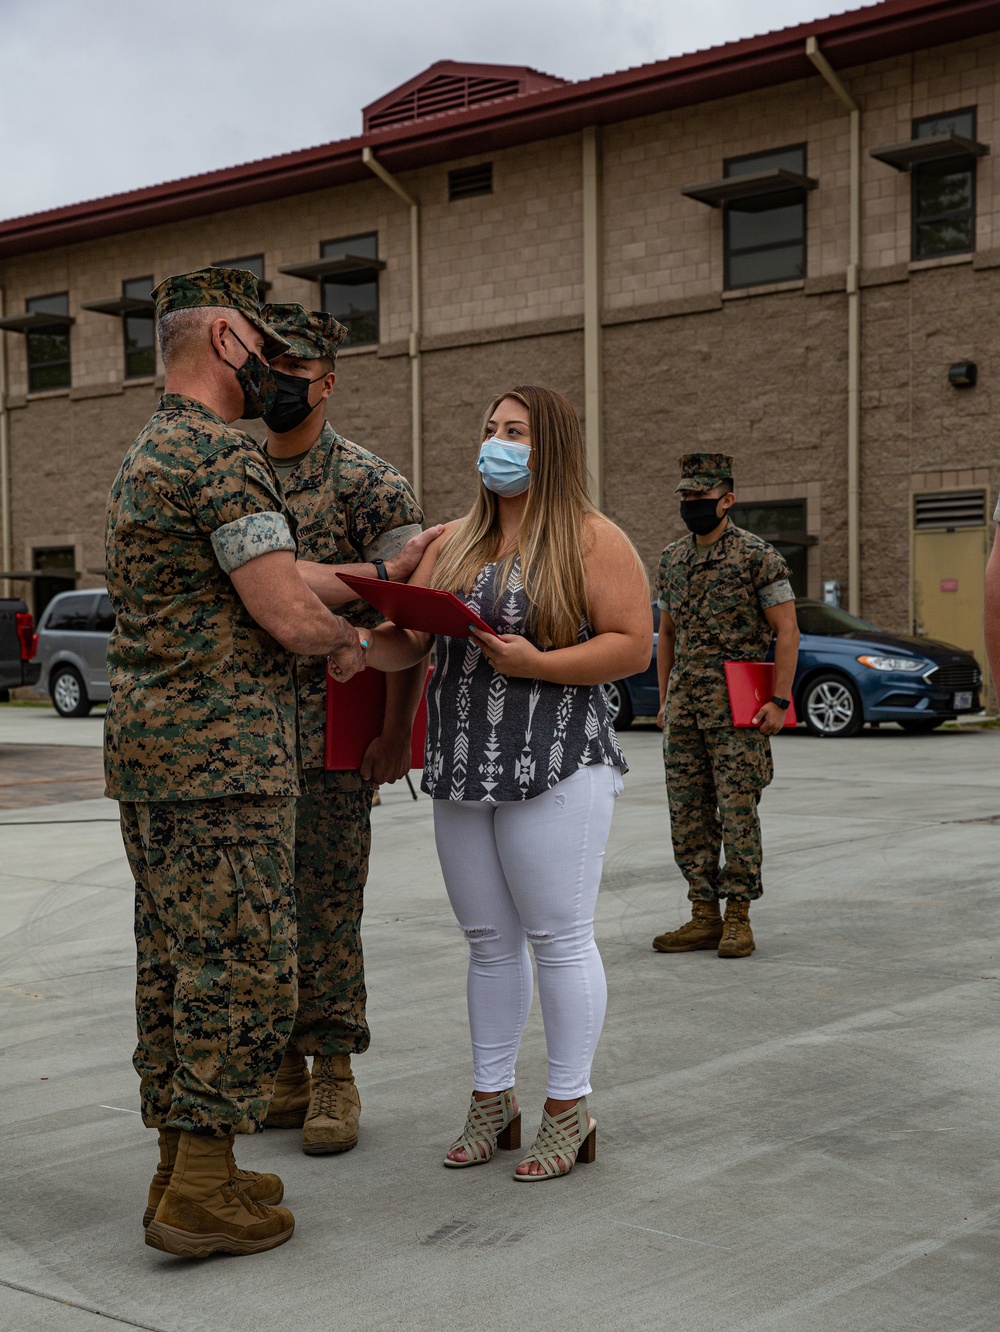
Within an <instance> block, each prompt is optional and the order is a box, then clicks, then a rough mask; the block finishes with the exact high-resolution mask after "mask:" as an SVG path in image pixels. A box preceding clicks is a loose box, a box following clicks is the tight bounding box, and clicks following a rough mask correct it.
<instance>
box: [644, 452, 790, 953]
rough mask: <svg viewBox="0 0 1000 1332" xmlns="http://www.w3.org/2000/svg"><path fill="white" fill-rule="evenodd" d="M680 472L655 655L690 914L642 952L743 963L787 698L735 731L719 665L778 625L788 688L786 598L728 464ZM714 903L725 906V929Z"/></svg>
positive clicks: (738, 657) (707, 460) (663, 563)
mask: <svg viewBox="0 0 1000 1332" xmlns="http://www.w3.org/2000/svg"><path fill="white" fill-rule="evenodd" d="M681 468H682V480H681V483H680V485H679V486H678V487H677V489H678V491H679V492H682V493H683V494H684V495H685V496H686V497H687V502H686V503H685V504H684V505H682V516H685V517H689V518H690V519H691V522H692V523H694V524H695V526H694V527H693V528H692V535H691V536H690V537H685V538H684V539H682V540H681V541H675V542H674V543H673V544H672V545H669V546H668V547H667V548H666V550H665V551H664V552H663V555H662V557H661V560H660V570H659V578H658V584H657V591H658V605H659V607H660V635H659V649H658V657H659V662H660V667H661V697H663V695H664V692H665V698H664V704H663V709H662V720H663V732H664V761H665V767H666V778H667V794H668V802H669V806H670V830H671V837H672V840H673V848H674V859H675V860H676V862H677V865H678V867H679V868H680V870H681V873H682V874H683V875H684V877H685V879H686V880H687V882H688V897H689V898H690V900H691V901H692V903H693V907H692V919H691V921H689V922H688V923H687V924H686V925H684V926H682V928H681V929H679V930H674V931H669V932H667V933H665V934H662V935H659V936H657V938H656V939H655V940H654V941H653V947H654V948H655V949H657V950H658V951H660V952H688V951H691V950H694V949H700V948H715V947H716V946H718V948H719V955H720V957H746V956H748V955H749V954H750V953H751V952H752V951H753V948H754V941H753V934H752V933H751V930H750V925H749V904H750V902H752V901H754V900H755V899H756V898H758V897H760V895H761V893H762V892H763V886H762V883H761V874H760V866H761V854H762V852H761V840H760V820H759V818H758V814H757V806H758V804H759V802H760V797H761V792H762V791H763V789H764V787H765V786H767V785H768V784H769V783H770V781H771V778H772V776H773V768H772V763H771V748H770V741H769V740H768V738H767V737H768V734H770V733H773V732H774V731H775V730H777V729H778V728H779V727H780V726H781V724H782V722H783V721H784V710H785V709H786V708H787V707H788V700H787V698H781V697H779V696H777V695H776V697H775V698H774V699H773V700H772V702H771V704H770V705H766V708H764V709H762V710H761V721H762V722H764V723H765V724H764V725H762V726H761V728H760V729H756V728H752V727H746V728H737V727H735V726H734V725H733V723H732V714H731V711H730V705H729V693H728V690H727V687H726V678H725V670H724V662H726V661H762V660H763V659H764V657H765V656H766V655H767V652H768V649H769V647H770V645H771V641H772V638H773V636H774V632H775V629H777V631H778V634H779V651H780V655H779V657H778V659H777V671H776V680H777V683H778V684H781V683H782V675H783V674H784V675H785V676H787V679H786V680H785V682H784V683H785V688H786V689H788V690H789V692H790V689H791V680H792V676H793V674H794V654H795V652H796V651H797V646H798V630H797V627H796V626H795V620H794V595H793V593H792V589H791V584H790V582H789V572H788V566H787V565H786V564H785V561H784V560H783V559H782V558H781V556H780V555H779V554H778V552H777V551H776V550H775V549H774V547H773V546H770V545H768V544H767V542H766V541H762V540H761V539H760V538H759V537H756V536H753V535H752V534H751V533H749V532H745V531H743V530H742V529H741V528H739V527H736V526H735V525H734V524H733V523H732V522H731V521H730V520H729V518H728V517H727V516H726V513H725V511H726V509H727V508H728V507H729V506H730V505H731V504H732V502H733V496H732V480H731V478H732V469H733V460H732V458H731V457H729V456H728V455H726V454H687V455H685V456H684V457H683V458H682V459H681ZM727 496H728V498H727ZM692 501H693V503H692ZM699 510H700V511H701V517H700V519H699V516H698V513H697V511H699ZM689 525H690V524H689ZM699 525H700V528H701V530H702V539H701V540H699V539H698V530H699ZM789 663H791V664H790V666H789ZM671 666H672V669H670V667H671ZM668 670H669V683H667V680H666V675H667V671H668ZM778 692H779V695H780V689H779V691H778ZM781 704H783V705H784V707H781V706H780V705H781ZM723 847H724V848H725V863H724V864H721V865H720V853H721V851H722V849H723ZM720 898H726V899H728V902H727V909H726V925H725V928H724V926H723V921H722V918H721V916H720V912H719V899H720Z"/></svg>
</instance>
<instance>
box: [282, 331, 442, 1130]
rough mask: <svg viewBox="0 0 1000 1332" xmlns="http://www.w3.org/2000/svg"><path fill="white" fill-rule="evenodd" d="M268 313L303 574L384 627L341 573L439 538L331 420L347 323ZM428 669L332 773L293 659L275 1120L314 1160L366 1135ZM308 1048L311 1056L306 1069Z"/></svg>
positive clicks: (322, 693)
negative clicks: (401, 789)
mask: <svg viewBox="0 0 1000 1332" xmlns="http://www.w3.org/2000/svg"><path fill="white" fill-rule="evenodd" d="M262 313H263V316H264V318H265V319H267V321H268V323H269V324H270V325H271V326H272V327H273V328H274V329H276V330H280V336H281V337H282V338H284V340H285V341H286V342H287V343H288V348H287V350H286V351H284V352H283V353H282V354H281V355H280V356H278V357H277V358H276V359H275V360H274V361H273V362H272V371H273V373H274V378H275V381H276V385H277V397H276V400H275V404H274V406H273V407H272V409H271V410H270V411H269V412H267V413H265V416H264V422H265V424H266V425H267V428H268V429H267V453H268V457H269V458H270V461H271V464H272V466H273V467H274V469H275V471H276V472H277V474H278V477H279V480H280V481H281V485H282V489H283V491H284V496H285V500H286V502H287V504H288V506H289V508H290V509H291V511H292V514H293V515H294V517H295V519H296V522H297V530H296V535H297V540H298V546H299V556H300V563H299V569H300V572H301V573H302V575H303V577H305V578H306V579H307V581H308V582H309V583H310V586H312V587H313V589H314V591H316V592H317V594H318V595H319V596H320V597H321V598H322V600H323V601H324V602H325V603H326V604H327V605H329V606H338V607H341V606H343V607H344V613H345V615H346V617H347V619H348V620H350V622H351V623H352V624H354V625H357V626H360V627H370V626H373V625H376V624H378V623H379V622H380V620H381V616H380V615H379V614H378V612H377V611H376V610H374V609H373V608H372V607H371V606H369V605H367V604H366V603H364V602H359V601H358V600H357V599H356V595H355V593H354V592H352V591H351V590H350V588H348V587H347V586H346V584H344V583H341V582H340V580H339V579H338V578H337V577H336V571H337V569H338V568H343V567H345V566H350V569H351V572H352V573H359V574H365V575H367V576H368V577H371V578H375V577H380V578H389V579H395V580H400V579H405V578H407V577H409V575H410V574H411V573H412V572H413V570H414V569H415V568H416V566H417V564H418V562H419V560H420V557H421V555H422V554H423V550H424V547H425V546H426V545H427V544H428V543H429V542H430V541H431V540H433V537H434V535H435V532H434V531H432V532H429V533H423V534H422V533H421V531H420V524H421V520H422V517H423V515H422V514H421V511H420V508H419V507H418V505H417V502H416V500H415V499H414V497H413V492H412V491H411V490H410V487H409V485H408V484H407V482H406V481H405V479H404V478H403V477H402V476H401V475H400V473H399V472H397V471H396V469H395V468H394V467H390V466H389V464H388V463H386V462H383V461H382V459H381V458H378V457H376V456H375V454H373V453H369V452H368V451H367V449H362V448H359V446H358V445H357V444H352V443H351V442H350V441H349V440H346V439H344V438H343V436H342V435H339V434H337V432H336V431H335V430H334V428H333V427H332V426H331V425H330V424H329V422H328V421H327V420H326V418H325V412H326V401H327V399H328V398H329V396H330V394H331V392H332V391H333V386H334V382H335V378H336V376H335V373H334V371H335V365H336V358H337V348H338V347H339V346H340V343H341V342H342V341H343V339H344V337H345V335H346V333H347V330H346V329H345V327H344V326H343V324H339V323H338V322H337V320H336V319H334V318H333V316H332V315H328V314H324V313H322V312H314V313H310V312H309V311H308V310H305V309H303V307H302V306H301V305H267V306H265V307H264V310H263V312H262ZM436 530H437V529H435V531H436ZM306 562H311V563H306ZM348 602H350V603H351V604H350V606H347V604H346V603H348ZM425 675H426V664H425V663H421V664H419V665H417V666H415V667H412V668H411V669H410V670H407V671H400V672H397V673H394V674H391V675H389V676H388V678H387V681H386V694H387V698H386V719H385V727H384V729H383V731H382V734H381V735H380V736H379V737H378V738H377V739H375V740H374V741H373V742H372V744H371V746H370V747H369V749H368V752H367V753H366V754H365V756H364V761H363V762H362V765H361V768H360V770H359V771H358V772H324V770H323V757H324V729H325V722H326V661H325V658H323V657H322V656H317V657H311V658H304V659H300V660H299V661H298V662H297V663H296V687H297V690H298V702H299V737H300V744H301V749H302V764H303V767H304V769H305V773H304V789H303V792H302V794H301V795H300V797H299V799H298V801H297V804H296V815H295V900H296V906H297V910H298V938H299V1008H298V1013H297V1014H296V1017H295V1025H294V1027H293V1028H292V1035H291V1039H290V1040H289V1043H288V1049H287V1051H286V1053H285V1057H284V1059H283V1060H282V1063H281V1068H280V1070H279V1073H278V1078H277V1081H276V1083H275V1089H274V1098H273V1100H272V1102H271V1106H270V1109H269V1111H268V1116H267V1127H268V1128H297V1127H298V1126H299V1125H302V1126H303V1128H302V1149H303V1151H304V1152H306V1153H307V1154H308V1155H310V1156H314V1155H325V1154H327V1153H331V1152H343V1151H347V1150H349V1149H350V1148H351V1147H353V1146H355V1144H356V1143H357V1141H358V1121H359V1116H360V1113H361V1101H360V1098H359V1096H358V1091H357V1087H356V1086H355V1082H354V1073H353V1070H352V1068H351V1056H352V1055H354V1054H361V1053H362V1052H363V1051H365V1050H367V1049H368V1043H369V1039H370V1037H369V1031H368V1023H367V1020H366V1016H365V1001H366V992H365V971H364V957H363V955H362V951H361V913H362V908H363V905H364V889H365V882H366V880H367V878H368V852H369V848H370V845H371V818H370V816H371V806H372V796H373V794H374V792H375V790H376V789H377V787H378V784H379V783H381V782H394V781H397V780H398V779H399V778H400V777H403V776H405V774H406V773H407V772H408V771H409V768H410V732H411V730H412V726H413V718H414V714H415V712H416V710H417V707H418V704H419V702H420V697H421V694H422V692H423V683H424V678H425ZM306 1055H312V1056H313V1064H312V1072H311V1074H310V1070H309V1069H308V1067H307V1066H306V1059H305V1057H306Z"/></svg>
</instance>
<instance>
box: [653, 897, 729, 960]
mask: <svg viewBox="0 0 1000 1332" xmlns="http://www.w3.org/2000/svg"><path fill="white" fill-rule="evenodd" d="M721 938H722V915H721V913H720V911H719V903H718V900H717V899H715V898H713V900H712V901H711V902H692V903H691V919H690V920H689V921H688V922H687V924H686V925H682V926H681V927H680V929H679V930H669V931H668V932H667V933H666V934H658V935H657V936H656V938H655V939H654V940H653V947H654V948H655V949H656V951H657V952H658V953H693V952H695V951H696V950H697V949H699V948H716V947H717V946H718V943H719V940H720V939H721Z"/></svg>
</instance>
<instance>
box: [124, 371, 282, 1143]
mask: <svg viewBox="0 0 1000 1332" xmlns="http://www.w3.org/2000/svg"><path fill="white" fill-rule="evenodd" d="M106 545H107V549H106V563H107V586H108V594H109V596H110V598H111V602H112V604H113V606H114V608H115V612H116V626H115V630H114V632H113V633H112V635H111V639H110V643H109V647H108V676H109V680H110V683H111V701H110V703H109V705H108V713H107V719H106V722H105V773H106V777H107V793H108V795H110V796H112V797H117V798H118V800H119V801H120V802H121V813H122V833H123V837H124V839H125V844H126V849H127V852H128V856H129V864H130V866H131V869H132V873H133V877H134V879H135V883H136V946H137V953H138V980H137V986H136V1013H137V1022H138V1032H139V1043H138V1047H137V1049H136V1053H135V1060H134V1062H135V1066H136V1068H137V1070H138V1071H139V1074H140V1077H141V1079H142V1105H143V1116H144V1119H145V1122H146V1123H147V1124H148V1125H149V1126H150V1127H165V1126H169V1127H172V1128H178V1129H189V1130H194V1131H200V1132H206V1133H211V1134H215V1135H218V1136H225V1135H226V1134H228V1133H229V1132H231V1131H233V1130H234V1129H235V1131H237V1132H247V1131H251V1130H252V1129H254V1128H256V1127H260V1125H261V1122H262V1120H263V1116H264V1113H265V1111H266V1102H267V1099H268V1097H269V1095H270V1090H271V1086H272V1083H273V1076H274V1072H275V1070H276V1068H277V1066H278V1063H279V1061H280V1058H281V1053H282V1048H283V1046H284V1044H285V1041H286V1038H287V1036H288V1033H289V1031H290V1030H291V1023H292V1016H293V1013H294V1010H295V924H294V899H293V885H292V839H293V811H294V795H295V793H296V792H297V789H298V780H297V763H296V735H295V688H294V680H293V658H292V656H291V654H289V653H288V652H286V651H285V650H284V649H283V648H282V647H281V646H280V645H279V644H278V643H277V642H276V641H275V640H274V639H273V638H271V637H270V636H269V635H268V634H267V633H265V632H264V630H263V629H261V628H260V627H259V626H258V625H257V624H256V623H255V622H254V621H253V620H252V619H251V617H250V616H249V614H248V613H247V611H246V610H245V609H244V607H243V604H242V602H241V601H240V599H239V597H238V596H237V595H236V592H235V590H234V588H233V585H232V582H231V580H230V577H229V575H230V573H231V572H232V571H233V570H234V569H236V568H238V567H240V566H241V565H243V564H245V563H247V562H248V561H249V560H252V559H254V558H256V557H257V556H258V555H261V554H265V553H267V552H270V551H275V550H290V551H294V549H295V542H294V539H293V537H292V534H291V530H290V527H289V521H288V517H287V511H286V509H285V506H284V504H283V502H282V500H281V497H280V495H279V493H278V491H277V489H276V483H275V481H274V477H273V474H272V472H271V470H270V468H269V467H268V465H267V463H266V461H265V460H264V459H263V458H262V457H261V455H260V452H259V447H258V446H257V445H256V444H255V443H254V441H253V440H252V439H250V438H249V436H246V435H244V434H242V433H241V432H240V431H238V430H234V429H232V428H231V427H230V426H229V425H227V424H226V422H225V421H223V420H222V419H221V418H220V417H219V416H217V415H216V414H215V413H214V412H212V411H211V410H210V409H209V408H208V407H206V406H205V405H204V404H203V403H199V402H196V401H194V400H193V399H191V398H186V397H182V396H180V395H178V394H165V395H164V396H163V398H162V399H161V400H160V404H159V406H158V407H157V410H156V411H155V412H154V414H153V416H152V418H151V420H150V421H149V423H148V424H147V425H146V427H145V428H144V429H143V430H142V432H141V433H140V435H139V437H138V438H137V440H136V441H135V443H134V444H133V445H132V447H131V448H130V449H129V451H128V453H127V454H126V456H125V460H124V462H123V463H122V466H121V470H120V471H119V473H118V476H117V477H116V479H115V482H114V485H113V487H112V490H111V495H110V498H109V503H108V520H107V543H106Z"/></svg>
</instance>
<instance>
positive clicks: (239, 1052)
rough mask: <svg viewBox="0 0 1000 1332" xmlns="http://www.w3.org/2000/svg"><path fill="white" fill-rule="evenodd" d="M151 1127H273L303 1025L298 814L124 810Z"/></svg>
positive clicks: (274, 802) (242, 806) (138, 1057)
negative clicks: (279, 1076)
mask: <svg viewBox="0 0 1000 1332" xmlns="http://www.w3.org/2000/svg"><path fill="white" fill-rule="evenodd" d="M122 829H123V834H124V836H125V842H126V849H127V850H128V854H129V861H130V864H131V866H132V870H133V874H134V877H135V881H136V920H135V930H136V950H137V960H138V977H137V988H136V1015H137V1025H138V1035H139V1043H138V1047H137V1049H136V1054H135V1065H136V1068H137V1070H138V1072H139V1075H140V1078H141V1080H142V1104H143V1114H144V1116H145V1118H146V1122H147V1123H150V1124H156V1125H160V1124H165V1123H169V1124H170V1125H171V1127H175V1128H186V1129H195V1130H198V1129H201V1130H205V1129H208V1130H210V1131H212V1132H216V1133H226V1132H231V1131H233V1130H236V1131H238V1132H247V1131H252V1129H253V1128H255V1127H260V1125H261V1123H262V1122H263V1117H264V1115H265V1114H266V1109H267V1100H268V1097H269V1095H270V1089H271V1084H272V1081H273V1077H274V1073H275V1071H276V1069H277V1066H278V1063H279V1062H280V1059H281V1052H282V1050H283V1048H284V1045H285V1042H286V1040H287V1038H288V1035H289V1033H290V1031H291V1024H292V1020H293V1018H294V1014H295V1004H296V977H295V962H296V957H295V906H294V892H293V883H292V864H293V835H294V803H293V800H292V798H290V797H288V798H286V797H274V796H269V797H252V796H232V797H225V798H223V799H218V800H199V801H170V802H167V801H163V802H155V803H150V804H129V805H122Z"/></svg>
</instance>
